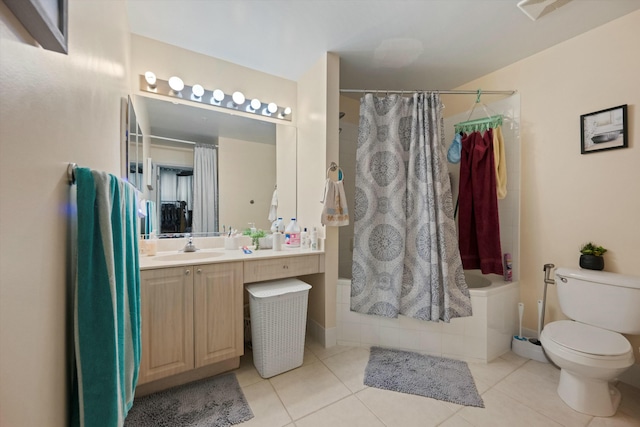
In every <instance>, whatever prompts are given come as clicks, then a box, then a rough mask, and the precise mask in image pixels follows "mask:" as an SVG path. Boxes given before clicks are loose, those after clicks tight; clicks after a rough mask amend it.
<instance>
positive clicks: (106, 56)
mask: <svg viewBox="0 0 640 427" xmlns="http://www.w3.org/2000/svg"><path fill="white" fill-rule="evenodd" d="M128 70H129V28H128V24H127V14H126V5H125V3H124V2H115V1H92V2H85V1H76V0H71V1H69V55H62V54H59V53H56V52H51V51H47V50H43V49H42V48H40V47H38V46H37V44H36V43H35V42H34V40H33V39H32V38H31V37H30V36H29V34H28V33H27V32H26V31H25V30H24V28H23V27H22V26H21V24H20V23H19V22H18V21H17V20H16V19H15V17H14V16H13V15H12V13H11V12H10V11H9V10H8V9H7V7H6V6H5V4H4V3H2V2H0V88H1V89H0V93H1V94H2V95H1V96H0V194H1V195H2V198H1V201H0V235H1V236H2V238H1V239H0V271H1V272H0V277H2V279H1V282H0V361H1V364H0V425H2V426H7V427H21V426H51V427H63V426H67V425H68V422H67V399H68V396H67V391H68V388H67V381H68V379H69V372H68V369H67V367H68V363H69V360H68V353H67V344H68V343H67V340H68V339H70V337H69V336H68V334H67V333H66V332H65V331H66V320H67V318H66V313H67V309H68V306H67V300H68V298H67V292H68V282H69V281H68V270H67V262H68V260H69V253H68V243H67V231H68V225H69V216H68V212H69V211H68V203H69V185H68V182H67V175H66V171H67V165H68V163H69V162H76V163H78V165H80V166H86V167H91V168H94V169H100V170H105V171H108V172H111V173H114V174H118V175H119V174H120V111H121V109H120V104H121V97H126V95H127V93H128V92H129V82H130V78H129V74H128Z"/></svg>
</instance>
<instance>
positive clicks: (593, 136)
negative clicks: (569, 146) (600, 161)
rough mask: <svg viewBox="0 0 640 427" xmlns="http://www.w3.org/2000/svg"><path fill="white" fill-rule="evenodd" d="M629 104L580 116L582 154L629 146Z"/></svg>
mask: <svg viewBox="0 0 640 427" xmlns="http://www.w3.org/2000/svg"><path fill="white" fill-rule="evenodd" d="M627 133H628V131H627V104H624V105H618V106H617V107H612V108H607V109H606V110H600V111H594V112H593V113H589V114H583V115H581V116H580V154H589V153H595V152H598V151H605V150H615V149H617V148H627V147H628V146H629V140H628V135H627Z"/></svg>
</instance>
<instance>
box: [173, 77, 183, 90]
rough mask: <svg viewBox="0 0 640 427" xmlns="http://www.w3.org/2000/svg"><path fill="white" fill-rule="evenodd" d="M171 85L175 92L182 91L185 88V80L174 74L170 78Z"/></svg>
mask: <svg viewBox="0 0 640 427" xmlns="http://www.w3.org/2000/svg"><path fill="white" fill-rule="evenodd" d="M169 87H170V88H171V90H173V91H174V92H180V91H181V90H182V89H184V82H183V81H182V79H181V78H180V77H177V76H173V77H170V78H169Z"/></svg>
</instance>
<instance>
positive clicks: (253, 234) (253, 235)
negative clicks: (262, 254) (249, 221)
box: [242, 228, 267, 250]
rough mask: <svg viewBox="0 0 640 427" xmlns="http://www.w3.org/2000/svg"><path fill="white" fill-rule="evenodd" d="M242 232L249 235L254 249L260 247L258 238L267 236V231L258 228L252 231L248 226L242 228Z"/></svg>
mask: <svg viewBox="0 0 640 427" xmlns="http://www.w3.org/2000/svg"><path fill="white" fill-rule="evenodd" d="M242 234H243V235H245V236H249V237H251V243H252V244H253V246H255V249H256V250H258V249H260V240H262V239H263V238H264V237H266V236H267V233H265V232H264V231H263V230H260V229H258V230H255V231H252V230H251V229H250V228H247V229H246V230H244V232H243V233H242Z"/></svg>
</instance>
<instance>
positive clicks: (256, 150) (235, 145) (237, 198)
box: [218, 138, 288, 232]
mask: <svg viewBox="0 0 640 427" xmlns="http://www.w3.org/2000/svg"><path fill="white" fill-rule="evenodd" d="M275 182H276V146H275V144H263V143H259V142H248V141H242V140H239V139H232V138H219V139H218V190H219V199H220V200H224V203H220V229H221V230H222V226H223V225H226V226H227V228H228V227H229V226H233V227H234V228H237V229H238V230H240V231H242V230H244V229H246V228H248V227H250V226H249V223H250V222H252V223H255V225H256V228H259V229H262V230H266V231H267V232H268V231H269V230H270V229H271V222H270V221H269V220H268V218H267V217H268V216H269V207H270V206H271V196H272V195H273V188H274V186H275ZM251 201H253V203H251ZM285 223H286V224H288V221H285Z"/></svg>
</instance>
